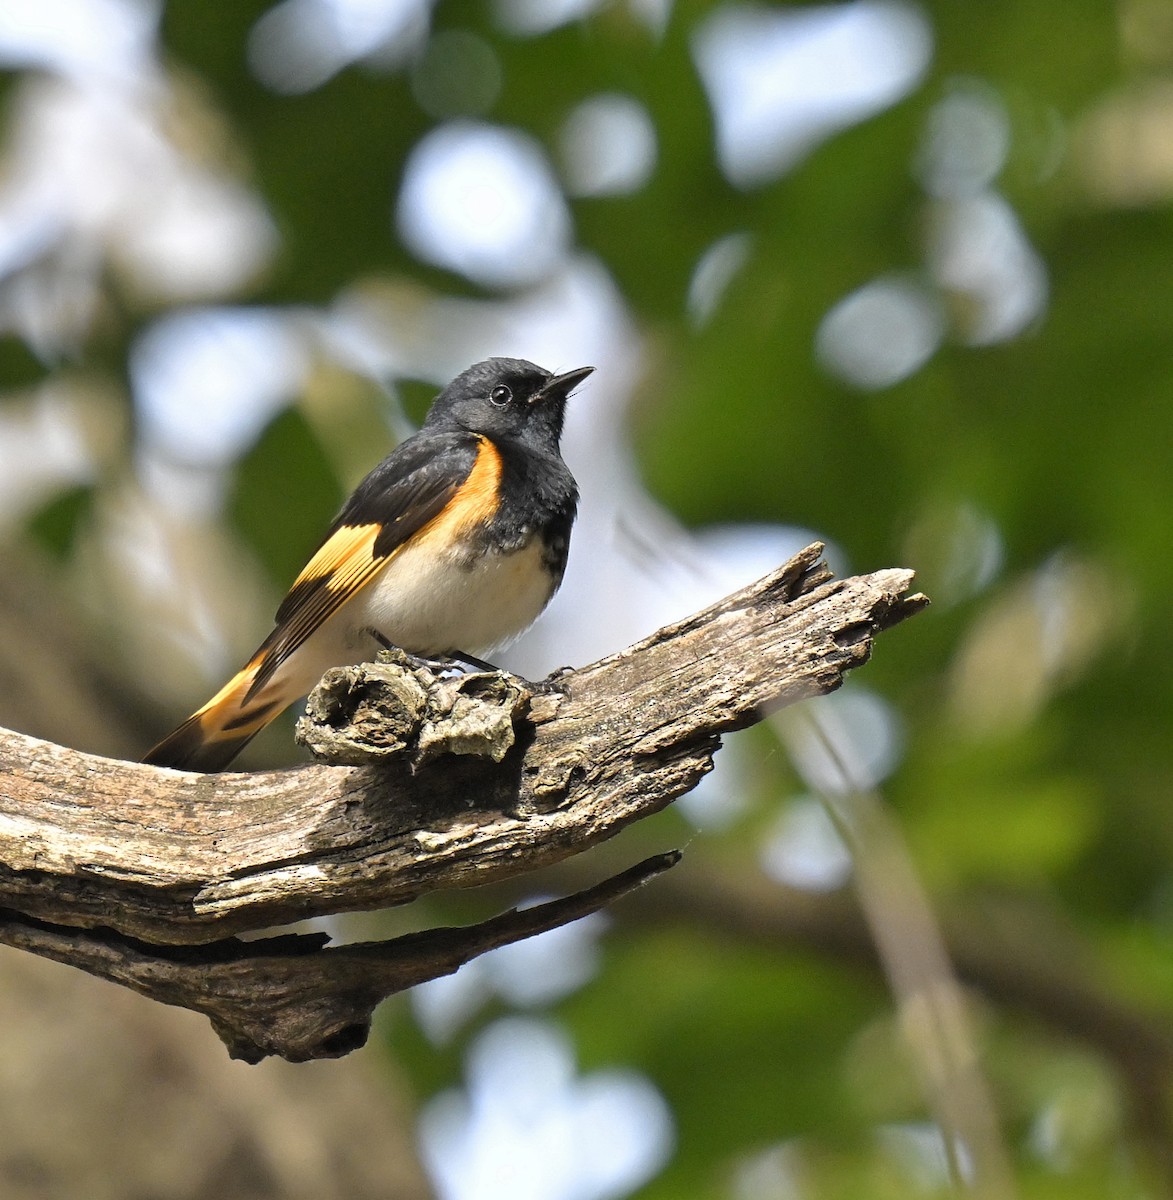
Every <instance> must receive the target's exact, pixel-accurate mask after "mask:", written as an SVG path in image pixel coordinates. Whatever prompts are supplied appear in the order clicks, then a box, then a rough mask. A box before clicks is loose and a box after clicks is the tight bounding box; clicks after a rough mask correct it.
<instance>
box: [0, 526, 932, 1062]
mask: <svg viewBox="0 0 1173 1200" xmlns="http://www.w3.org/2000/svg"><path fill="white" fill-rule="evenodd" d="M821 549H822V548H821V547H820V546H818V545H815V546H811V547H808V548H807V549H806V550H805V551H803V552H802V553H801V554H799V555H796V556H795V557H794V558H793V559H792V560H791V561H790V562H788V563H786V564H785V565H784V566H783V567H781V568H780V569H779V570H777V571H775V572H774V573H772V574H771V575H768V576H766V577H765V578H763V579H761V580H759V581H757V582H756V583H754V584H751V585H750V586H749V587H747V588H744V589H742V590H741V591H739V592H737V593H735V594H734V595H731V596H728V597H726V598H725V599H724V600H721V601H719V602H718V603H717V604H715V605H712V606H711V607H710V608H708V609H706V610H704V611H703V612H701V613H698V614H696V615H695V616H693V617H690V618H688V619H687V620H685V621H682V622H680V623H678V624H676V625H672V626H668V627H666V628H664V629H661V630H659V631H658V632H657V633H655V634H653V635H652V636H651V637H650V638H648V639H646V640H645V641H643V642H640V643H638V644H637V645H635V646H632V647H630V648H629V649H627V650H625V651H623V652H621V653H620V654H617V655H613V656H611V657H609V658H606V659H602V660H600V661H599V662H597V663H593V664H591V665H590V666H588V667H584V668H582V669H580V670H577V671H571V672H567V673H565V674H563V675H560V676H558V677H557V678H556V680H554V681H553V683H552V684H551V685H547V686H539V687H536V688H535V687H532V686H531V685H527V684H525V683H524V681H520V680H516V679H514V678H513V677H511V676H506V675H502V674H494V675H488V676H484V675H481V676H474V677H472V678H471V679H469V680H463V681H457V682H453V681H451V680H437V679H436V677H435V676H432V675H431V674H430V673H428V672H415V671H413V670H412V669H411V668H410V667H409V666H405V665H402V664H400V665H395V664H372V665H368V666H365V667H360V668H347V669H345V670H344V671H342V672H341V673H331V675H329V676H327V680H326V682H325V684H324V686H323V689H322V690H320V691H319V693H318V694H316V697H315V699H314V700H313V702H312V703H311V706H310V709H309V717H308V728H307V733H306V736H307V740H309V741H310V742H311V744H316V745H318V746H319V747H326V748H328V749H329V750H330V751H331V752H332V753H333V754H334V755H335V756H338V757H344V758H346V760H347V761H348V762H352V763H353V762H357V761H362V760H369V761H370V762H373V763H375V765H364V766H353V765H351V766H337V765H311V766H306V767H301V768H295V769H293V770H289V771H278V772H265V773H257V774H226V775H219V776H201V775H191V774H186V773H183V772H176V771H167V770H160V769H157V768H153V767H146V766H141V765H138V764H133V763H124V762H116V761H113V760H109V759H102V758H97V757H94V756H91V755H85V754H81V753H78V752H76V751H72V750H67V749H65V748H63V747H60V746H55V745H52V744H51V743H48V742H41V741H38V740H36V739H33V738H29V737H25V736H23V735H20V734H16V733H9V732H0V905H3V906H4V907H5V908H6V909H7V910H9V916H8V919H6V920H5V921H4V922H3V923H0V941H6V942H9V943H10V944H16V945H23V946H25V947H26V948H28V949H31V950H34V951H36V952H38V953H47V954H50V956H52V957H58V958H60V959H61V960H62V961H68V962H74V963H76V964H77V965H79V966H81V967H83V969H87V970H91V971H96V973H98V974H104V975H105V976H106V977H107V978H115V979H117V980H118V981H119V982H122V983H126V984H127V985H128V986H132V987H135V988H136V989H137V990H140V991H144V992H147V993H148V994H151V995H155V996H156V997H157V998H160V999H164V1000H166V1001H167V1002H169V1003H178V1004H183V1005H185V1006H187V1007H192V1008H196V1009H197V1010H199V1011H205V1012H208V1013H209V1015H211V1016H213V1020H214V1021H215V1023H216V1024H217V1028H218V1030H219V1031H220V1033H221V1036H223V1037H225V1040H226V1041H228V1043H229V1046H230V1048H232V1049H233V1050H234V1052H237V1053H241V1054H244V1055H246V1056H258V1055H259V1054H263V1053H281V1054H286V1055H287V1056H289V1057H309V1056H313V1055H319V1054H330V1053H341V1052H345V1050H346V1049H348V1048H351V1046H352V1045H353V1044H354V1042H355V1040H356V1038H357V1036H358V1031H359V1029H360V1028H361V1027H362V1020H361V1019H357V1018H356V1017H355V1011H356V1010H355V1005H354V1004H353V1003H352V995H353V987H351V988H350V993H348V992H347V988H348V986H349V985H348V984H347V982H346V981H345V980H343V979H342V978H341V975H342V973H343V972H342V971H341V967H340V968H339V975H338V976H337V990H336V991H334V992H332V991H331V988H330V986H329V983H328V976H329V974H330V972H331V971H332V970H333V969H334V968H333V967H331V966H329V965H327V964H329V963H336V964H343V963H345V964H346V965H347V966H346V969H347V971H351V972H353V970H354V964H355V961H356V958H355V953H354V951H355V950H357V949H359V948H344V947H343V948H334V949H330V950H326V949H323V948H321V946H320V944H318V943H315V944H314V945H312V946H309V947H308V948H307V947H305V946H304V943H303V944H302V946H301V948H299V949H298V951H297V952H291V946H292V943H289V942H288V941H287V940H286V939H282V940H281V941H280V942H279V944H278V945H277V946H276V947H274V946H270V947H269V950H270V951H273V954H274V955H275V956H276V957H277V958H280V959H281V961H282V962H283V963H284V964H285V965H286V966H288V965H289V964H290V963H293V964H295V966H296V972H298V973H301V974H302V975H304V977H305V979H306V980H308V981H310V982H308V983H306V989H307V990H306V992H305V993H304V994H303V995H302V996H300V997H298V996H296V995H294V993H296V991H297V988H296V986H293V985H292V984H291V985H290V986H289V987H288V988H287V989H286V990H287V993H288V994H287V995H282V996H276V997H273V998H270V999H271V1002H270V1003H269V1009H268V1013H269V1016H268V1017H267V1018H266V1017H265V1016H264V1005H265V1003H266V989H271V988H272V972H271V971H269V970H266V969H265V965H266V963H267V964H268V965H269V966H271V965H272V964H271V959H272V957H273V955H270V954H269V951H266V950H261V951H257V950H255V949H253V947H255V946H256V943H251V944H248V953H242V952H240V951H239V950H238V949H237V948H238V947H239V946H241V945H245V944H243V943H237V942H234V941H225V940H224V939H227V938H229V936H230V935H232V934H235V933H239V932H243V931H248V930H256V929H261V928H265V927H270V926H274V925H282V924H287V923H290V922H293V921H297V920H300V919H303V918H305V917H310V916H321V915H327V914H331V913H337V912H342V911H347V910H357V909H371V908H378V907H384V906H387V905H392V904H403V903H406V902H408V901H410V900H412V899H415V898H416V897H418V896H421V895H424V894H426V893H429V892H432V891H435V890H437V889H441V888H454V887H468V886H472V885H474V884H478V883H482V882H488V881H491V880H497V879H504V878H508V877H511V876H515V875H519V874H522V873H525V872H528V871H531V870H534V869H536V868H537V867H540V866H544V865H546V864H548V863H552V862H556V861H558V860H560V859H562V858H565V857H566V856H568V855H571V854H575V853H578V852H580V851H582V850H584V849H587V848H588V847H590V846H592V845H595V844H597V843H598V842H600V841H602V840H604V839H606V838H609V837H612V836H613V835H614V834H616V833H617V832H619V830H620V829H622V828H623V827H624V826H625V825H627V824H629V823H631V822H632V821H634V820H637V819H639V818H641V817H644V816H648V815H650V814H651V813H654V812H657V811H659V810H660V809H662V808H663V807H664V806H665V805H667V804H668V803H670V802H671V801H672V800H673V799H675V798H676V797H677V796H679V795H681V794H682V793H684V792H686V791H688V790H689V789H690V788H691V787H693V786H695V784H696V783H697V781H698V780H699V779H700V778H701V777H702V776H703V775H704V774H705V773H706V772H707V771H708V770H709V769H710V766H711V764H712V756H713V753H714V752H715V751H716V749H717V747H718V745H719V739H720V737H721V735H722V734H724V733H727V732H730V731H732V730H735V729H739V728H742V727H744V726H746V725H750V724H753V723H754V722H755V721H758V720H760V719H761V717H762V716H763V715H764V714H765V713H766V712H768V711H771V710H772V709H774V708H777V707H779V706H781V705H783V704H788V703H793V702H794V701H796V700H800V699H803V698H806V697H808V696H812V695H816V694H819V693H822V692H827V691H831V690H833V689H834V688H836V687H838V686H839V684H840V683H841V681H842V677H843V674H844V672H845V671H847V670H850V669H851V668H852V667H855V666H858V665H859V664H861V663H863V662H864V661H866V659H867V657H868V655H869V653H870V651H871V645H872V640H873V638H874V636H875V634H876V633H877V632H878V631H880V630H882V629H884V628H887V627H888V626H890V625H893V624H895V623H896V622H898V621H900V620H902V619H904V618H905V617H907V616H909V615H911V614H912V613H914V612H916V611H918V610H919V609H920V608H921V607H922V606H923V605H924V604H925V603H926V601H925V599H924V597H922V596H919V595H914V596H908V595H906V593H907V591H908V589H909V586H910V584H911V579H912V575H911V572H909V571H904V570H897V569H890V570H885V571H878V572H875V573H874V574H872V575H866V576H856V577H853V578H850V579H845V580H841V581H840V580H833V579H832V578H831V576H830V573H829V572H828V570H827V569H826V567H825V566H824V565H823V564H822V563H821V562H819V555H820V553H821ZM665 865H668V864H667V863H666V862H663V861H660V860H656V862H655V863H654V865H649V864H645V865H644V868H643V875H640V876H639V878H638V879H636V880H635V881H634V883H637V882H639V881H640V880H641V879H642V878H645V877H646V876H647V875H648V874H649V873H654V871H655V870H659V869H662V868H663V866H665ZM635 870H636V872H637V874H638V872H639V871H640V870H641V868H636V869H635ZM634 883H633V881H632V880H631V879H628V878H627V877H626V876H624V877H620V878H619V879H618V880H614V881H611V883H610V884H608V885H600V886H601V887H603V888H604V889H606V888H607V887H609V886H618V887H620V890H625V889H626V888H628V887H630V886H634ZM612 894H614V893H612ZM585 895H594V890H592V892H591V893H589V894H584V896H585ZM574 902H579V903H593V901H587V900H584V898H583V897H582V896H580V897H573V898H571V899H570V900H569V901H566V902H564V903H565V904H566V905H568V906H569V907H568V908H567V910H566V912H563V913H562V916H563V919H564V920H570V919H574V917H575V916H578V915H582V913H583V912H586V911H591V909H590V908H589V907H587V908H583V909H582V910H581V911H579V912H574V911H573V910H574ZM606 902H607V901H606V899H603V900H601V901H599V903H606ZM595 906H596V907H597V904H596V905H595ZM567 912H569V913H570V914H571V915H566V913H567ZM522 915H523V916H524V915H526V914H522ZM507 916H508V914H507ZM27 918H32V920H31V921H30V920H27ZM498 920H502V921H503V920H505V918H498ZM553 923H554V924H560V923H562V921H560V920H556V921H554V922H553ZM489 925H492V922H490V923H489ZM55 926H67V927H71V929H72V932H71V929H54V928H52V927H55ZM548 927H550V926H548V925H547V926H542V928H548ZM485 928H487V927H485V926H482V927H476V929H477V930H481V931H483V930H484V929H485ZM78 930H86V931H93V932H91V933H85V932H78ZM536 931H537V930H536V929H534V930H530V932H536ZM433 932H434V933H439V932H441V931H433ZM464 932H465V933H466V934H469V936H470V937H472V938H473V940H474V941H475V938H476V937H479V936H482V933H475V934H472V933H470V932H469V931H464ZM501 932H502V931H501V929H500V928H498V929H496V930H495V933H494V934H493V935H491V936H496V935H497V934H500V933H501ZM112 935H117V936H112ZM417 936H419V937H426V936H427V935H417ZM484 936H490V935H484ZM491 936H490V940H489V941H487V942H485V943H484V944H482V945H481V946H480V949H471V950H470V951H469V953H467V954H465V957H466V958H467V957H471V956H472V955H473V954H476V953H480V952H481V951H482V950H483V949H487V948H488V947H489V946H491V945H494V944H500V942H494V941H492V940H491ZM514 936H528V934H527V933H516V932H515V930H513V928H512V927H508V924H507V932H506V935H505V936H504V937H503V938H502V939H501V940H503V941H508V940H513V937H514ZM401 942H402V940H401ZM401 942H400V943H391V944H389V948H388V949H387V950H386V953H385V955H384V954H382V953H381V952H376V950H371V949H367V948H363V949H362V953H361V954H359V955H358V957H359V958H361V959H364V960H365V961H366V964H367V969H368V970H369V971H370V979H371V983H370V986H369V988H368V993H369V994H370V995H374V996H375V999H373V1000H372V1001H371V1005H370V1007H373V1005H374V1003H377V999H378V996H379V995H384V994H387V992H388V991H390V990H397V987H395V986H392V987H390V988H387V989H385V990H383V991H382V992H380V988H383V986H384V984H385V983H386V982H387V974H386V971H385V970H384V971H382V972H380V971H376V970H374V969H373V967H371V965H370V964H371V962H373V961H374V960H379V961H384V959H385V958H386V959H387V960H388V961H389V960H392V959H393V960H395V961H396V962H397V963H399V964H400V966H402V956H403V955H404V954H409V955H410V952H411V947H410V946H409V947H404V946H403V945H402V944H401ZM200 943H214V944H213V945H209V946H206V947H205V948H204V949H203V950H201V951H195V950H191V951H187V952H184V951H183V950H182V949H180V948H181V947H183V946H184V945H192V944H200ZM111 945H117V947H118V954H119V955H121V960H120V961H121V965H119V963H113V964H112V963H111V961H110V960H109V957H108V955H107V953H106V951H107V950H108V948H109V947H110V946H111ZM152 946H157V947H166V949H160V950H158V951H157V952H156V951H155V950H153V949H152ZM396 946H398V949H394V948H393V947H396ZM415 948H416V949H417V950H418V949H419V945H418V944H417V945H416V947H415ZM303 949H306V950H308V952H306V953H303V952H302V950H303ZM376 949H377V948H376ZM435 951H436V947H435V946H434V945H431V946H429V947H428V950H427V953H428V954H431V955H433V957H434V954H435ZM184 953H187V954H188V956H189V962H191V963H195V964H196V965H197V966H198V968H199V969H198V970H196V971H192V972H189V973H188V974H187V975H186V976H183V981H182V982H178V983H177V982H176V981H177V980H178V979H180V975H181V974H182V973H177V972H176V971H175V970H171V969H170V967H168V969H167V970H163V969H162V968H161V967H160V964H171V965H174V964H175V963H179V962H181V961H182V960H183V957H184ZM218 956H219V957H218ZM250 956H251V957H250ZM330 956H332V957H330ZM457 957H459V956H457ZM422 961H423V960H422V959H421V963H422ZM446 961H447V960H446ZM462 961H463V960H462ZM241 962H246V963H249V964H251V965H249V966H247V967H245V968H242V967H241V966H240V964H241ZM128 964H129V965H128ZM217 964H218V966H219V969H220V975H219V976H217V975H216V971H215V970H214V969H213V968H214V967H216V966H217ZM226 964H231V966H232V969H231V974H232V987H231V988H230V989H229V990H232V989H239V990H242V991H245V992H249V993H250V994H249V997H248V1004H247V1005H245V1007H246V1008H247V1009H248V1017H247V1020H245V1019H244V1018H243V1017H242V1016H241V1011H240V1010H239V1006H238V1009H235V1010H234V1009H232V1007H231V1006H229V1010H231V1011H230V1012H229V1015H227V1016H225V1015H223V1013H222V1012H221V1011H220V1010H216V1011H212V1008H213V1006H211V1005H210V1004H209V1003H208V1002H207V995H208V991H209V989H211V990H214V987H213V984H212V980H213V978H214V977H215V978H220V977H221V976H223V973H224V970H225V969H227V968H226ZM434 965H435V962H433V966H434ZM455 965H457V963H456V962H455V961H452V962H451V965H447V966H445V968H444V970H452V969H454V967H455ZM283 969H284V968H283ZM395 969H400V968H399V967H396V968H395ZM290 970H294V968H293V967H291V968H290ZM403 970H404V971H405V974H404V976H403V979H405V980H406V982H407V983H408V984H410V983H414V982H419V980H420V979H421V978H429V977H431V976H429V975H427V974H426V973H421V972H417V973H416V974H415V975H414V976H413V975H412V972H411V970H409V969H407V968H403ZM168 971H169V972H170V973H169V974H168ZM421 971H422V968H421ZM322 972H324V974H322ZM437 973H444V971H433V972H432V974H433V975H434V974H437ZM361 974H362V972H359V975H361ZM409 977H410V978H409ZM348 978H350V979H354V978H357V976H354V975H353V974H352V975H351V976H349V977H348ZM323 981H325V982H323ZM360 990H361V989H360ZM376 994H377V995H376ZM348 995H350V996H351V1000H348V999H347V997H348ZM331 996H334V998H335V999H336V1000H337V1003H336V1004H333V1005H332V1004H331ZM254 1002H255V1007H254ZM283 1005H285V1006H286V1007H289V1006H292V1007H290V1008H289V1012H288V1013H286V1018H288V1019H287V1027H286V1030H285V1033H284V1034H282V1033H280V1032H277V1033H274V1034H273V1035H272V1036H267V1035H266V1036H258V1034H257V1030H256V1027H255V1025H250V1024H249V1022H251V1021H256V1020H260V1022H261V1024H262V1025H263V1024H264V1022H265V1020H266V1019H267V1020H269V1022H270V1024H271V1025H272V1024H275V1020H276V1019H275V1017H274V1016H273V1014H275V1013H277V1012H278V1011H279V1010H280V1009H281V1008H282V1006H283ZM364 1005H365V998H364ZM364 1005H359V1006H358V1008H359V1009H360V1010H361V1009H363V1007H364ZM294 1010H296V1012H295V1011H294ZM365 1011H366V1013H367V1015H368V1016H369V1008H368V1009H366V1010H365ZM258 1014H260V1015H259V1016H258ZM291 1014H292V1015H291ZM359 1017H361V1012H360V1013H359ZM283 1019H284V1018H283ZM242 1021H244V1024H241V1022H242Z"/></svg>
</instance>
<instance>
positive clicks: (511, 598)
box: [338, 538, 553, 658]
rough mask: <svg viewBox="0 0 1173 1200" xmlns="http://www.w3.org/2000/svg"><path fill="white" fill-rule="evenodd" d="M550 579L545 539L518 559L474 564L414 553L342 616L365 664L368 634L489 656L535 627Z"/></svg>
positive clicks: (420, 649)
mask: <svg viewBox="0 0 1173 1200" xmlns="http://www.w3.org/2000/svg"><path fill="white" fill-rule="evenodd" d="M552 590H553V589H552V588H551V585H550V576H549V574H548V572H547V571H546V570H545V569H544V567H543V565H542V545H541V541H540V539H538V538H534V539H533V541H532V542H531V543H530V544H529V545H528V546H526V547H525V548H524V549H522V550H518V551H515V552H514V553H512V554H486V555H485V556H484V557H482V558H480V559H478V560H477V561H476V562H475V563H472V564H471V565H465V564H464V563H462V562H461V561H460V560H459V558H457V557H456V556H455V555H453V556H451V557H447V556H444V557H441V556H437V555H436V554H435V553H433V552H429V550H428V549H427V548H426V547H425V548H424V549H422V550H418V549H414V548H408V549H405V550H402V551H400V553H399V554H397V555H395V557H394V558H393V559H392V560H391V562H390V563H388V564H387V566H386V567H384V569H383V570H382V571H380V572H379V574H378V575H377V576H376V577H375V579H374V580H373V581H372V582H371V583H370V585H369V586H367V587H366V588H364V589H363V590H362V591H361V592H360V593H359V594H358V595H357V596H356V597H355V598H354V599H353V600H352V601H350V603H348V604H347V605H345V606H344V608H343V610H342V611H341V612H340V613H339V614H338V617H339V618H341V619H342V620H343V621H344V622H345V624H346V626H347V633H348V634H349V635H350V636H351V637H352V638H355V637H357V639H358V642H357V646H356V648H357V649H359V650H360V651H361V652H360V654H359V656H358V657H359V658H370V657H373V651H372V648H371V641H372V639H371V637H370V635H369V634H367V633H365V630H367V629H377V630H378V631H379V632H380V633H381V634H382V635H383V637H385V638H386V639H387V641H389V642H392V643H393V644H394V645H396V646H399V647H401V648H402V649H404V650H407V651H409V652H410V653H412V654H421V655H435V654H445V653H450V652H452V651H456V650H463V651H465V652H466V653H468V654H475V655H478V656H479V655H483V654H488V653H489V652H491V651H493V650H495V649H499V648H500V647H501V646H502V645H504V644H505V643H507V642H509V641H510V640H512V639H513V638H514V637H516V636H517V635H518V634H519V633H521V632H522V630H524V629H526V628H528V627H529V626H530V625H531V624H533V622H534V620H535V619H536V618H537V616H538V614H539V613H540V612H541V611H542V609H543V608H545V607H546V604H547V603H548V602H549V599H550V596H551V593H552Z"/></svg>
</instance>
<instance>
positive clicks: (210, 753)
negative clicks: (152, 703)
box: [143, 655, 295, 772]
mask: <svg viewBox="0 0 1173 1200" xmlns="http://www.w3.org/2000/svg"><path fill="white" fill-rule="evenodd" d="M260 664H261V658H260V656H259V655H258V656H257V657H256V658H254V659H253V661H252V662H250V663H249V664H248V666H247V667H245V668H244V670H243V671H239V672H237V674H235V675H234V676H233V677H232V678H231V679H230V680H229V681H228V682H227V683H226V684H225V685H224V686H223V687H222V688H221V689H220V690H219V691H218V692H217V693H216V694H215V695H214V696H213V697H212V699H211V700H209V701H208V702H207V704H205V705H204V706H203V708H201V709H199V710H198V711H196V712H194V713H192V715H191V716H190V717H188V718H187V720H186V721H184V722H183V724H182V725H180V726H179V728H178V729H176V730H175V731H174V732H173V733H170V734H168V735H167V737H165V738H164V739H163V740H162V741H161V742H160V743H159V744H158V745H157V746H155V747H154V748H153V749H152V750H151V751H150V753H149V754H147V756H146V757H145V758H144V759H143V762H145V763H151V764H152V765H153V766H156V767H175V768H176V769H177V770H180V771H205V772H212V771H223V770H224V768H225V767H226V766H228V764H229V763H230V762H231V761H232V760H233V759H234V758H235V757H236V756H237V755H238V754H239V753H240V752H241V750H243V749H244V748H245V746H247V745H248V744H249V742H251V741H252V740H253V738H254V737H256V736H257V734H258V733H260V732H261V730H262V729H264V728H265V726H266V725H268V724H269V722H270V721H272V720H273V718H274V717H276V716H277V715H278V714H279V713H281V712H283V711H284V710H285V709H286V708H288V707H289V705H290V704H291V703H292V702H293V700H294V699H295V697H293V696H290V697H289V698H285V697H284V696H282V695H281V694H279V693H276V692H275V689H273V688H272V686H269V687H265V688H262V689H261V691H260V692H259V693H258V694H257V695H255V696H251V697H250V696H249V695H248V692H249V689H250V688H251V686H252V682H253V680H254V678H255V677H256V674H257V669H258V668H259V667H260Z"/></svg>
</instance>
